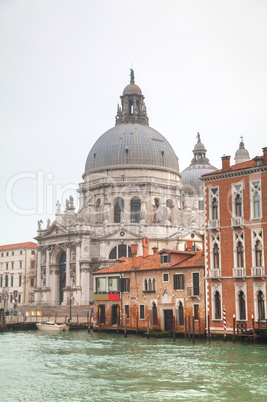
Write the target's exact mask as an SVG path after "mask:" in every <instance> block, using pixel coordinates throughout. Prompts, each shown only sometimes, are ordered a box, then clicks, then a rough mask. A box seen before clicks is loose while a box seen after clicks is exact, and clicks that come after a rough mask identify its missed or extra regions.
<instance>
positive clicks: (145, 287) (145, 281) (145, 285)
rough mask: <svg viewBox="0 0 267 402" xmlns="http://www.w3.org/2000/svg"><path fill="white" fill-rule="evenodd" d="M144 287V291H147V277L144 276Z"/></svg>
mask: <svg viewBox="0 0 267 402" xmlns="http://www.w3.org/2000/svg"><path fill="white" fill-rule="evenodd" d="M144 289H145V291H147V290H148V286H147V279H146V278H145V280H144Z"/></svg>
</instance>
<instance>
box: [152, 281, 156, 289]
mask: <svg viewBox="0 0 267 402" xmlns="http://www.w3.org/2000/svg"><path fill="white" fill-rule="evenodd" d="M152 290H153V291H155V290H156V279H155V278H153V280H152Z"/></svg>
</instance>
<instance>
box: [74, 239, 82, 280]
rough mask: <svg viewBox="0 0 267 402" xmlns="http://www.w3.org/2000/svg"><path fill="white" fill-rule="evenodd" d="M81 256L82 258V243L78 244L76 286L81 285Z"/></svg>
mask: <svg viewBox="0 0 267 402" xmlns="http://www.w3.org/2000/svg"><path fill="white" fill-rule="evenodd" d="M80 256H81V243H77V244H76V266H75V270H76V286H77V287H79V286H80V285H81V272H80Z"/></svg>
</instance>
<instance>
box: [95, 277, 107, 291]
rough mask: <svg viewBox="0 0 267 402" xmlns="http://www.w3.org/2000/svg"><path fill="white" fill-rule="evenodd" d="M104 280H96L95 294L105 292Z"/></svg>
mask: <svg viewBox="0 0 267 402" xmlns="http://www.w3.org/2000/svg"><path fill="white" fill-rule="evenodd" d="M106 291H107V288H106V278H96V292H106Z"/></svg>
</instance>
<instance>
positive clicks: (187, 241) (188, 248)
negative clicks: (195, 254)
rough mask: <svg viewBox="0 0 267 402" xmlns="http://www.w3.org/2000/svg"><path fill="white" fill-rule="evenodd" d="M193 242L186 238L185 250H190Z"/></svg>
mask: <svg viewBox="0 0 267 402" xmlns="http://www.w3.org/2000/svg"><path fill="white" fill-rule="evenodd" d="M192 246H193V242H192V241H190V240H186V250H187V251H192Z"/></svg>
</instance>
